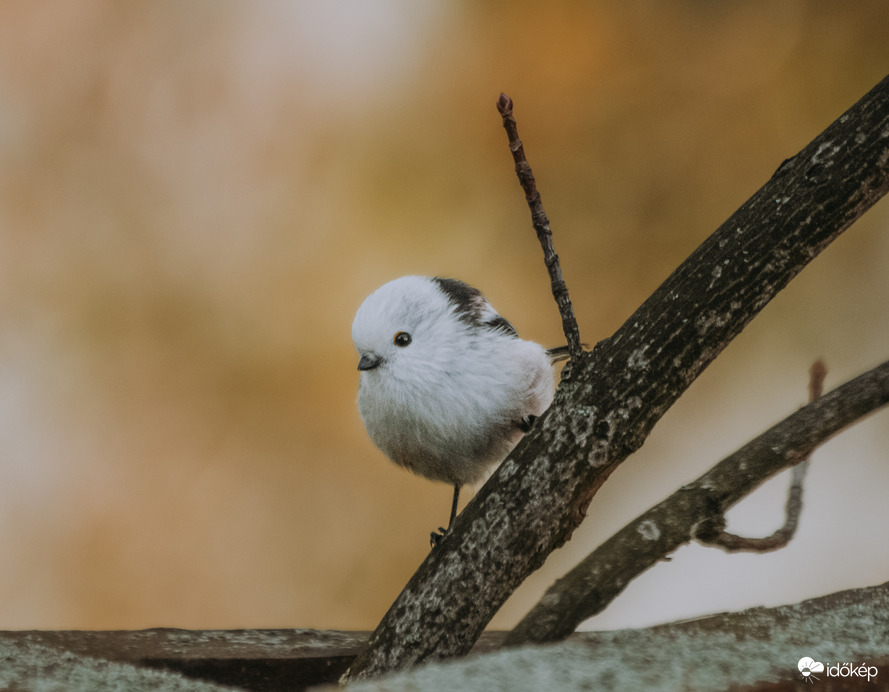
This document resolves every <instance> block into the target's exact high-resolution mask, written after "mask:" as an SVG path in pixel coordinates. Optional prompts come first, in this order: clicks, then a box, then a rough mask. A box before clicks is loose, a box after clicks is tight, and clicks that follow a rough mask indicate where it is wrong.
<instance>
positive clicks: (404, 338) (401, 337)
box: [392, 332, 411, 348]
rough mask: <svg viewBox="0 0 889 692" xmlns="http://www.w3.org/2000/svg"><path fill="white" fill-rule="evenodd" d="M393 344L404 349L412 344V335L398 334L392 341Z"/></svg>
mask: <svg viewBox="0 0 889 692" xmlns="http://www.w3.org/2000/svg"><path fill="white" fill-rule="evenodd" d="M392 343H394V344H395V345H396V346H401V347H402V348H404V347H405V346H407V345H409V344H410V343H411V335H410V334H408V333H407V332H398V333H397V334H396V335H395V338H394V339H392Z"/></svg>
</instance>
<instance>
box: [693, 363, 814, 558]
mask: <svg viewBox="0 0 889 692" xmlns="http://www.w3.org/2000/svg"><path fill="white" fill-rule="evenodd" d="M826 375H827V368H826V367H825V365H824V362H823V361H821V360H816V361H815V362H814V363H813V364H812V367H811V368H810V369H809V403H814V402H816V401H817V400H818V399H819V398H821V393H822V392H823V391H824V378H825V377H826ZM808 470H809V455H806V456H805V457H804V458H803V460H802V461H800V462H799V463H798V464H797V465H796V466H794V467H793V476H792V478H791V481H790V490H789V491H788V494H787V506H786V509H785V516H786V519H785V521H784V526H782V527H781V528H780V529H778V530H777V531H775V532H774V533H773V534H771V535H770V536H764V537H762V538H749V537H746V536H739V535H737V534H734V533H729V532H728V531H726V530H725V525H726V519H725V514H724V513H720V514H719V515H718V516H717V517H716V518H715V519H714V521H713V524H712V525H711V526H707V527H704V526H702V527H701V528H700V529H699V530H698V533H697V535H696V536H695V537H696V538H697V539H698V542H699V543H703V544H705V545H711V546H713V547H716V548H722V549H723V550H725V551H728V552H730V553H737V552H742V551H743V552H750V553H767V552H770V551H772V550H779V549H781V548H783V547H785V546H786V545H787V544H788V543H790V541H791V540H792V539H793V537H794V535H795V534H796V529H797V527H798V526H799V517H800V514H801V513H802V511H803V481H804V480H805V478H806V472H807V471H808Z"/></svg>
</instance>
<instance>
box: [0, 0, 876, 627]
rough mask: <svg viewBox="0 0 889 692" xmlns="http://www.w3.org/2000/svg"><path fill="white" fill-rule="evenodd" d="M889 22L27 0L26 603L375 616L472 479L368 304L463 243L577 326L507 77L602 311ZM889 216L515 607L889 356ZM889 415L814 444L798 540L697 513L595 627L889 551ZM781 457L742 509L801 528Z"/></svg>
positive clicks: (6, 251) (17, 578)
mask: <svg viewBox="0 0 889 692" xmlns="http://www.w3.org/2000/svg"><path fill="white" fill-rule="evenodd" d="M887 35H889V14H887V13H886V6H885V2H882V1H881V0H869V1H862V2H856V3H833V2H825V1H820V0H819V1H812V0H792V1H789V2H781V3H705V2H699V1H694V0H684V1H678V0H675V1H670V2H663V3H646V2H638V1H633V2H625V1H623V0H620V1H618V0H610V1H607V2H601V3H596V4H592V3H577V2H553V3H546V4H543V3H530V2H512V3H495V2H483V3H468V2H463V3H444V2H423V3H411V2H407V0H401V1H398V0H386V1H376V2H357V1H354V0H353V1H346V2H339V3H330V2H322V1H321V0H317V1H312V2H283V1H271V0H270V1H267V2H262V3H237V2H195V1H191V2H171V1H169V0H162V1H157V2H150V3H148V2H143V3H118V2H65V3H60V2H55V3H31V2H22V1H20V2H8V3H3V4H2V6H0V628H2V629H13V628H52V629H61V628H141V627H151V626H177V627H192V628H215V627H322V628H328V627H329V628H344V629H369V628H372V627H373V626H374V625H375V624H376V623H377V621H378V620H379V619H380V617H381V616H382V614H383V613H384V612H385V610H386V608H387V607H388V606H389V604H390V603H391V602H392V600H393V599H394V598H395V597H396V595H397V594H398V592H399V591H400V589H401V587H402V586H403V585H404V584H405V583H406V581H407V580H408V578H409V577H410V576H411V574H412V573H413V571H414V569H415V568H416V567H417V565H418V564H419V563H420V562H421V561H422V559H423V558H424V557H425V554H426V552H427V551H428V535H429V531H430V530H431V529H432V528H434V527H437V526H439V525H440V524H441V523H442V522H443V521H445V519H446V516H447V511H448V508H449V501H450V490H449V489H448V488H447V487H445V486H444V485H438V484H434V483H432V482H429V481H427V480H425V479H421V478H418V477H414V476H411V475H410V474H408V473H406V472H405V471H402V470H400V469H398V468H396V467H395V466H394V465H392V464H390V463H389V462H388V461H386V460H385V459H384V457H383V456H382V454H381V453H379V452H378V451H377V450H376V449H375V448H374V447H373V445H372V444H371V442H370V441H369V439H368V438H367V436H366V434H365V432H364V430H363V427H362V424H361V421H360V419H359V417H358V414H357V410H356V406H355V400H356V395H357V386H358V373H357V371H356V363H357V356H356V354H355V352H354V350H353V348H352V344H351V336H350V327H351V321H352V317H353V315H354V312H355V310H356V309H357V307H358V305H359V304H360V303H361V301H362V300H363V298H364V297H365V296H366V295H367V294H368V293H369V292H370V291H372V290H373V289H374V288H376V287H377V286H378V285H380V284H382V283H384V282H385V281H388V280H389V279H392V278H394V277H397V276H400V275H403V274H414V273H416V274H439V275H446V276H454V277H458V278H461V279H464V280H465V281H468V282H470V283H472V284H475V285H476V286H478V287H479V288H481V289H482V290H483V291H484V292H485V293H486V295H487V296H488V298H489V299H490V300H491V302H492V303H493V304H494V305H495V307H496V308H497V309H498V310H499V311H500V312H501V313H503V314H504V315H506V316H507V317H508V319H509V320H510V321H512V322H513V324H515V325H516V327H517V328H518V330H519V332H520V333H522V334H523V335H524V336H526V337H527V338H530V339H534V340H536V341H540V342H541V343H543V344H545V345H547V346H554V345H558V344H560V343H562V341H563V337H562V336H561V334H560V321H559V317H558V313H557V310H556V308H555V304H554V302H553V300H552V297H551V295H550V294H549V288H548V281H547V278H546V272H545V269H544V266H543V262H542V261H541V254H540V249H539V247H538V245H537V242H536V239H535V237H534V233H533V231H532V229H531V225H530V219H529V215H528V211H527V208H526V206H525V203H524V200H523V198H522V195H521V191H520V189H519V187H518V183H517V181H516V179H515V175H514V173H513V165H512V161H511V158H510V155H509V152H508V150H507V148H506V138H505V134H504V132H503V130H502V127H501V124H500V119H499V116H498V114H497V111H496V109H495V102H496V99H497V96H498V95H499V94H500V92H501V91H505V92H506V93H507V94H509V95H510V96H511V97H512V98H513V99H514V101H515V104H516V116H517V119H518V122H519V131H520V133H521V136H522V138H523V139H524V141H525V148H526V151H527V153H528V156H529V158H530V161H531V163H532V166H533V167H534V171H535V174H536V176H537V179H538V184H539V187H540V190H541V192H542V195H543V202H544V206H545V208H546V209H547V211H548V213H549V216H550V219H551V221H552V225H553V228H554V231H555V238H556V247H557V250H558V252H559V254H560V256H561V258H562V262H563V271H564V274H565V277H566V280H567V282H568V286H569V288H570V289H571V292H572V298H573V301H574V305H575V308H576V310H577V313H578V320H579V323H580V327H581V333H582V337H583V339H584V341H586V342H588V343H595V342H596V341H598V340H599V339H602V338H604V337H606V336H608V335H610V334H611V333H612V332H613V331H614V330H615V329H616V328H617V327H618V326H619V325H620V324H621V323H622V322H623V321H624V320H625V319H626V318H627V317H628V316H629V315H630V314H631V313H632V311H633V310H634V309H635V308H636V307H637V306H638V305H639V304H640V303H641V301H642V300H644V298H645V297H647V296H648V294H649V293H650V292H651V291H652V290H653V289H654V288H655V287H656V286H657V285H658V284H659V283H660V282H661V281H663V279H664V278H666V276H667V275H668V274H669V272H670V271H671V270H672V269H673V268H674V267H675V266H676V265H677V264H678V263H679V262H681V261H682V260H683V259H684V258H685V257H686V256H687V255H688V254H689V253H690V252H691V251H692V250H693V249H694V248H695V247H696V246H697V244H699V243H700V242H701V241H702V240H703V239H704V238H706V237H707V235H709V234H710V233H711V232H712V231H713V230H714V229H715V228H716V227H717V226H718V225H719V224H720V223H721V222H722V221H723V220H724V219H725V218H727V217H728V216H729V215H730V214H731V213H732V212H733V211H734V210H735V209H736V208H737V207H738V206H739V205H740V204H741V203H742V202H744V201H745V200H746V199H747V197H749V196H750V195H751V194H752V193H753V192H754V191H755V190H756V189H757V188H758V187H759V186H760V185H761V184H763V183H764V182H765V181H766V180H767V179H768V178H769V176H770V175H771V173H772V172H773V171H774V170H775V169H776V168H777V167H778V165H779V164H780V163H781V161H782V160H783V159H785V158H787V157H789V156H792V155H793V154H795V153H796V152H797V151H798V150H799V149H800V148H802V147H803V146H804V145H805V144H807V143H808V142H809V141H810V140H811V139H812V138H813V137H814V136H815V135H817V134H818V133H819V132H820V131H821V130H822V129H823V128H824V127H826V126H827V125H828V124H829V123H830V122H831V121H832V120H834V119H835V118H836V117H837V116H839V115H840V113H841V112H842V111H843V110H845V109H846V108H847V107H849V106H850V105H852V104H853V103H854V102H855V101H856V100H857V99H858V98H860V97H861V96H862V95H863V94H864V93H865V92H866V91H867V90H868V89H870V88H871V87H872V86H873V85H874V84H876V83H877V82H878V81H879V80H880V79H882V78H883V77H884V76H886V75H887V74H889V41H887V40H886V37H887ZM887 231H889V206H887V202H886V201H883V202H882V203H880V204H878V205H877V206H876V207H875V208H874V209H873V210H871V211H870V212H869V213H868V214H867V215H866V216H865V217H864V218H863V219H862V220H861V221H860V222H859V223H857V224H856V225H855V226H853V227H852V228H851V229H850V230H849V231H848V233H847V234H845V235H844V236H843V237H841V238H840V239H839V240H838V241H837V242H836V243H834V244H833V245H832V246H830V247H829V248H828V249H827V250H826V251H825V252H824V253H823V255H822V256H821V257H820V258H819V259H817V260H816V261H815V262H814V263H813V264H812V265H811V266H810V267H809V268H808V269H807V270H806V271H805V272H804V273H803V274H802V275H801V276H800V277H799V278H798V279H796V280H795V281H794V282H793V283H792V284H791V286H790V287H789V288H788V289H787V290H786V291H784V292H783V293H782V294H781V295H780V296H779V297H778V298H777V299H776V300H775V301H773V303H772V304H770V305H769V306H768V307H767V308H766V309H765V310H764V312H763V313H762V315H761V316H760V317H759V318H758V319H757V320H755V321H754V323H753V324H752V325H751V326H750V327H749V328H748V329H747V331H745V332H744V333H743V334H742V335H741V336H740V337H739V338H738V339H737V340H736V341H735V342H734V343H733V344H732V345H731V346H730V347H729V348H728V349H727V350H726V351H725V352H724V353H723V355H722V356H721V357H720V358H719V359H718V360H717V361H716V363H715V364H714V365H713V366H712V367H711V368H710V369H708V370H707V371H706V372H705V373H704V375H703V376H702V377H701V378H700V379H699V381H698V382H696V383H695V385H694V386H693V387H692V388H691V390H690V391H689V392H688V393H687V394H686V395H685V396H684V397H683V398H682V399H681V400H680V401H679V403H678V404H677V405H676V406H675V407H674V408H673V409H672V410H671V411H670V412H669V413H668V414H667V415H666V416H665V418H664V419H663V421H662V422H661V423H660V424H659V425H658V426H657V428H656V429H655V431H654V433H653V435H652V436H651V438H650V440H649V442H648V443H647V444H646V445H645V447H644V448H643V449H642V450H641V451H640V452H639V453H638V454H637V455H636V456H635V457H633V458H631V459H630V460H629V461H628V462H627V463H626V464H625V465H624V466H623V467H622V468H621V469H619V471H618V472H617V473H615V475H614V476H613V478H612V479H611V480H610V481H609V482H608V483H607V484H606V485H605V486H604V488H603V490H602V491H601V492H600V493H599V495H598V496H597V497H596V499H595V500H594V502H593V503H592V505H591V507H590V512H589V518H588V520H587V522H586V523H585V524H584V526H583V527H582V529H581V530H579V531H578V532H577V533H576V534H575V538H574V540H573V541H572V542H571V543H570V544H569V545H568V546H566V547H565V548H563V549H561V550H559V551H557V552H556V553H554V554H553V555H552V557H551V558H550V560H549V562H548V563H547V565H546V566H545V567H544V568H543V569H542V570H541V571H540V572H538V573H537V574H535V575H534V576H533V577H532V578H531V579H530V580H529V581H528V582H527V583H526V584H525V585H524V586H523V587H522V588H521V589H520V590H519V591H518V592H517V594H516V595H515V597H514V598H513V599H512V600H510V601H509V602H508V603H507V604H506V606H504V608H503V609H502V611H501V613H500V614H499V615H498V616H497V618H496V619H495V621H494V623H493V626H495V627H501V628H502V627H509V626H510V625H512V624H513V623H514V622H515V621H516V620H517V619H518V618H519V617H520V616H521V615H522V614H523V613H524V612H525V610H526V609H527V608H528V607H529V606H530V605H531V604H532V603H533V602H534V601H535V600H536V598H537V597H539V595H540V594H541V593H542V591H543V589H545V588H546V587H547V586H548V585H549V584H550V583H552V581H554V580H555V579H556V578H557V577H558V576H560V575H561V574H562V573H563V572H564V571H566V570H567V569H568V568H570V567H571V566H572V565H573V564H574V563H575V562H576V561H577V560H579V559H580V558H581V557H582V556H583V555H585V554H586V553H587V552H588V551H590V550H591V549H592V548H594V547H595V546H596V545H598V544H599V543H600V542H601V541H602V540H604V539H605V538H606V537H607V536H609V535H610V534H611V533H612V532H613V531H615V530H616V529H618V528H620V527H621V526H622V525H623V524H624V523H626V522H627V521H628V520H629V519H631V518H633V517H634V516H636V515H637V514H639V513H640V512H641V511H643V510H645V509H647V508H648V507H649V506H650V505H651V504H653V503H655V502H657V501H659V500H661V499H662V498H663V497H665V496H666V495H667V494H669V493H670V492H672V491H673V490H675V489H676V488H678V487H679V486H680V485H682V484H683V483H685V482H687V481H689V480H691V479H692V478H694V477H696V476H697V475H699V474H700V473H702V472H703V471H704V470H706V469H707V468H709V467H710V466H711V465H713V464H714V463H715V462H716V461H718V459H719V458H721V457H722V456H724V455H725V454H727V453H730V452H732V451H733V450H734V449H735V448H737V447H738V446H739V445H740V444H742V443H744V442H746V441H747V440H748V439H750V438H751V437H753V436H755V435H756V434H758V433H759V432H761V431H762V430H764V429H765V428H766V427H768V426H769V425H771V424H773V423H775V422H777V421H778V420H780V419H781V418H782V417H784V416H785V415H787V414H789V413H791V412H792V411H794V410H795V409H796V408H797V407H798V406H799V405H801V404H802V403H804V402H805V399H806V386H807V379H808V375H807V370H808V367H809V365H810V364H811V362H812V361H813V360H814V359H815V358H817V357H823V358H824V359H825V361H826V363H827V365H828V367H829V375H828V382H827V387H828V388H832V387H834V386H836V385H838V384H840V383H842V382H843V381H845V380H846V379H848V378H850V377H852V376H854V375H856V374H858V373H860V372H862V371H864V370H866V369H867V368H869V367H872V366H874V365H876V364H877V363H879V362H882V361H883V360H885V359H886V358H887V357H889V347H887V345H889V271H887V267H889V233H887ZM887 422H889V413H887V412H885V411H884V412H881V413H879V414H876V415H874V416H872V417H871V418H869V419H868V420H867V421H866V422H864V423H863V424H861V425H859V426H857V427H855V428H853V429H852V430H850V431H849V432H847V433H845V434H843V435H841V436H840V437H839V438H837V439H836V440H834V441H833V442H831V443H830V444H828V445H826V446H825V447H824V448H823V449H821V450H819V451H818V452H817V453H816V455H815V456H814V459H813V462H812V468H811V470H810V473H809V478H808V485H807V489H806V498H805V502H806V505H805V510H804V513H803V516H802V524H801V528H800V531H799V534H798V537H797V539H796V540H795V541H794V542H793V543H792V545H791V546H790V547H788V548H787V549H786V550H783V551H780V552H778V553H775V554H770V555H765V556H746V555H725V554H723V553H721V552H719V551H715V550H707V549H703V548H697V547H689V548H685V549H683V550H680V551H679V552H678V553H677V554H676V555H675V556H674V559H673V560H672V561H671V562H669V563H662V564H661V565H659V566H657V567H656V568H654V569H652V570H650V571H649V572H648V573H647V574H645V575H644V576H643V577H642V578H640V579H639V580H637V581H636V582H634V583H633V584H632V585H631V586H630V587H629V588H628V589H627V591H626V592H625V593H624V594H623V595H622V597H621V598H620V599H618V601H616V602H615V603H614V604H613V605H612V607H611V608H609V609H608V611H606V612H605V613H603V614H602V615H601V616H599V617H597V618H595V619H593V620H592V621H590V622H589V623H588V625H587V626H589V627H595V628H609V627H623V626H635V625H644V624H650V623H653V622H660V621H666V620H670V619H675V618H680V617H690V616H694V615H698V614H701V613H708V612H715V611H720V610H728V609H734V608H741V607H746V606H751V605H758V604H777V603H781V602H792V601H796V600H800V599H802V598H806V597H810V596H815V595H819V594H823V593H826V592H829V591H832V590H837V589H841V588H849V587H854V586H864V585H869V584H875V583H880V582H882V581H885V580H886V578H887V576H886V575H887V574H889V553H887V551H886V549H885V536H886V529H887V526H889V515H887V510H886V502H885V495H886V489H887V488H889V467H887V465H886V459H887V449H889V425H887ZM786 485H787V477H786V476H782V477H780V478H779V479H776V480H775V481H773V482H770V483H768V484H767V485H766V486H764V487H763V489H762V490H761V491H759V492H758V493H757V494H756V495H755V496H754V497H752V498H750V499H749V500H747V501H745V502H744V503H743V504H742V505H740V506H739V507H738V508H737V509H736V510H735V511H733V512H732V514H731V517H730V520H731V525H730V528H731V529H733V530H736V531H742V532H747V533H751V534H759V535H763V534H766V533H770V532H771V531H772V530H774V529H775V528H777V527H778V525H780V523H781V522H782V520H783V519H782V513H783V506H784V494H785V488H786ZM466 495H467V496H468V495H469V493H466Z"/></svg>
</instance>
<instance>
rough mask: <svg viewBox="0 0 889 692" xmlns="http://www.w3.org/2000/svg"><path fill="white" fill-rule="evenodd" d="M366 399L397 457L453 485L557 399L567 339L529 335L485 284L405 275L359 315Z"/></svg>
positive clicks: (480, 472)
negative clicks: (486, 292) (543, 342)
mask: <svg viewBox="0 0 889 692" xmlns="http://www.w3.org/2000/svg"><path fill="white" fill-rule="evenodd" d="M352 340H353V341H354V343H355V348H356V349H357V350H358V354H359V357H360V359H359V361H358V370H360V371H361V383H360V386H359V392H358V408H359V411H360V412H361V418H362V420H363V421H364V425H365V427H366V428H367V432H368V435H370V438H371V440H373V442H374V444H375V445H376V446H377V447H379V448H380V450H382V452H383V453H384V454H385V455H386V456H388V457H389V458H390V459H391V460H392V461H394V462H395V463H396V464H398V465H400V466H403V467H405V468H407V469H409V470H410V471H413V472H414V473H417V474H419V475H421V476H425V477H426V478H430V479H432V480H436V481H443V482H445V483H449V484H451V485H453V486H454V497H453V504H452V506H451V517H450V521H449V522H448V528H447V529H440V531H441V534H438V533H433V534H432V545H433V546H434V545H435V544H436V543H437V541H438V540H439V539H440V538H441V536H443V535H444V534H445V533H447V531H448V530H449V529H450V528H451V525H452V523H453V521H454V517H455V516H456V514H457V501H458V499H459V495H460V487H461V486H463V485H465V484H467V483H477V482H479V481H481V480H482V479H483V478H484V477H485V475H486V474H487V473H488V471H489V470H490V469H491V468H492V467H493V466H494V465H495V464H498V463H500V462H501V461H502V460H503V459H504V458H505V457H506V455H507V454H509V452H510V451H511V450H512V448H513V447H515V446H516V444H517V443H518V441H519V440H520V439H521V438H522V436H523V435H524V434H525V433H526V432H527V431H528V430H529V429H530V428H531V424H532V423H533V421H534V419H535V418H536V417H537V416H539V415H540V414H541V413H543V412H544V411H545V410H546V409H547V407H549V405H550V403H551V402H552V399H553V390H554V389H555V383H554V375H553V368H552V363H553V362H554V361H556V360H560V359H562V358H564V357H566V356H567V353H566V349H564V348H558V349H552V350H549V351H548V350H546V349H544V348H543V347H542V346H540V345H539V344H536V343H534V342H532V341H525V340H523V339H520V338H519V337H518V335H517V334H516V330H515V328H514V327H513V326H512V325H511V324H510V323H509V322H507V321H506V320H505V319H504V318H503V317H501V316H500V315H499V314H498V313H497V311H496V310H495V309H494V308H493V307H491V305H490V303H488V301H487V300H486V299H485V297H484V296H483V295H482V294H481V292H479V291H478V290H477V289H475V288H473V287H471V286H469V285H468V284H465V283H463V282H462V281H458V280H456V279H443V278H439V277H425V276H403V277H401V278H400V279H395V280H394V281H390V282H389V283H387V284H384V285H383V286H381V287H380V288H378V289H377V290H376V291H374V292H373V293H371V294H370V295H369V296H368V297H367V298H366V299H365V301H364V302H363V303H362V304H361V307H360V308H358V312H357V313H356V315H355V320H354V322H353V323H352Z"/></svg>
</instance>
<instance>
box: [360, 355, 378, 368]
mask: <svg viewBox="0 0 889 692" xmlns="http://www.w3.org/2000/svg"><path fill="white" fill-rule="evenodd" d="M382 362H383V359H382V358H381V357H380V356H378V355H377V354H376V353H362V354H361V360H359V361H358V369H359V370H361V371H364V370H373V369H374V368H377V367H379V365H380V363H382Z"/></svg>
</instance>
